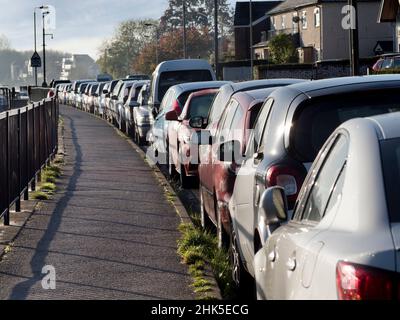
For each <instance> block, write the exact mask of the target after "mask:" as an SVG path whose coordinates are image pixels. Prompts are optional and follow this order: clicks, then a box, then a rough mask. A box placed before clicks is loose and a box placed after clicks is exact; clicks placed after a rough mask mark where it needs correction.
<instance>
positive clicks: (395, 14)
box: [378, 0, 400, 52]
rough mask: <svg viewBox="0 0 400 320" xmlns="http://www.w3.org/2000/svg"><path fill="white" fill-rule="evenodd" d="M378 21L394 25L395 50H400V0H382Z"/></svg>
mask: <svg viewBox="0 0 400 320" xmlns="http://www.w3.org/2000/svg"><path fill="white" fill-rule="evenodd" d="M378 21H379V22H380V23H386V22H389V23H391V24H392V26H393V43H394V48H393V49H394V50H393V51H394V52H400V3H399V1H398V0H382V2H381V7H380V9H379V17H378Z"/></svg>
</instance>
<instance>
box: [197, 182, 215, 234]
mask: <svg viewBox="0 0 400 320" xmlns="http://www.w3.org/2000/svg"><path fill="white" fill-rule="evenodd" d="M199 189H200V220H201V227H202V228H203V229H204V230H211V229H212V227H213V223H212V222H211V220H210V217H209V216H208V213H207V211H206V209H205V206H204V199H203V193H202V192H201V189H202V188H201V185H200V188H199Z"/></svg>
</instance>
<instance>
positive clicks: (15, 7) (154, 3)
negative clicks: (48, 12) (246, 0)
mask: <svg viewBox="0 0 400 320" xmlns="http://www.w3.org/2000/svg"><path fill="white" fill-rule="evenodd" d="M43 1H46V0H43ZM255 1H257V0H255ZM230 2H231V3H232V5H234V3H235V2H236V1H234V0H230ZM42 4H43V2H41V1H38V0H33V1H32V0H14V1H12V2H10V1H9V0H0V8H2V9H1V11H0V34H4V35H5V36H6V37H7V38H8V39H9V40H10V42H11V46H12V47H13V48H14V49H17V50H32V49H33V8H34V7H37V6H40V5H42ZM45 4H50V5H53V6H54V7H55V8H56V11H57V19H56V22H57V26H56V30H55V31H54V32H53V33H54V39H53V40H50V39H49V40H48V49H54V50H60V51H65V52H71V53H87V54H89V55H91V56H92V57H93V58H96V57H97V55H98V52H97V49H98V47H99V46H100V44H101V42H102V40H103V39H105V38H109V37H111V36H112V34H113V31H114V30H115V27H116V26H117V25H118V23H119V22H121V21H124V20H128V19H144V18H154V19H158V18H159V17H160V16H161V15H162V14H163V12H164V10H165V9H166V8H167V5H168V0H113V1H111V0H69V1H68V0H49V2H47V3H46V2H45ZM38 12H39V11H38ZM40 20H41V15H40V14H38V45H40V44H41V43H42V40H41V39H42V38H41V35H42V32H41V22H40Z"/></svg>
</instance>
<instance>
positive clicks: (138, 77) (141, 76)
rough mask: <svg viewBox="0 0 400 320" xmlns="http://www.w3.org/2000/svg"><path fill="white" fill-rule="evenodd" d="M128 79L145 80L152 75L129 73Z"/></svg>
mask: <svg viewBox="0 0 400 320" xmlns="http://www.w3.org/2000/svg"><path fill="white" fill-rule="evenodd" d="M126 79H129V80H134V81H143V80H150V77H149V76H148V75H147V74H132V75H128V76H127V77H126Z"/></svg>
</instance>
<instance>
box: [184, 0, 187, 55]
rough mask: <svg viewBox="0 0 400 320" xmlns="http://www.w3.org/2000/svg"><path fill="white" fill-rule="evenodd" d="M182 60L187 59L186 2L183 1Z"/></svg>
mask: <svg viewBox="0 0 400 320" xmlns="http://www.w3.org/2000/svg"><path fill="white" fill-rule="evenodd" d="M183 58H184V59H187V35H186V0H183Z"/></svg>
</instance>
